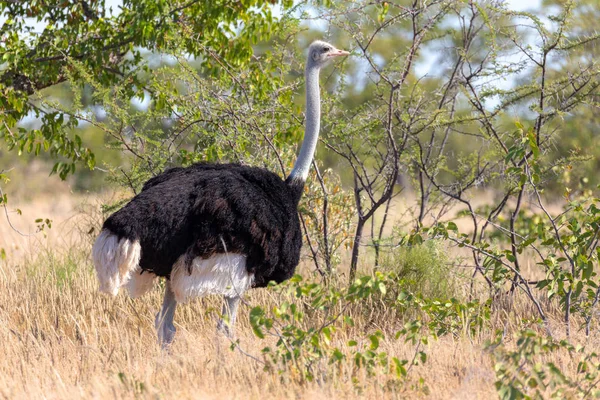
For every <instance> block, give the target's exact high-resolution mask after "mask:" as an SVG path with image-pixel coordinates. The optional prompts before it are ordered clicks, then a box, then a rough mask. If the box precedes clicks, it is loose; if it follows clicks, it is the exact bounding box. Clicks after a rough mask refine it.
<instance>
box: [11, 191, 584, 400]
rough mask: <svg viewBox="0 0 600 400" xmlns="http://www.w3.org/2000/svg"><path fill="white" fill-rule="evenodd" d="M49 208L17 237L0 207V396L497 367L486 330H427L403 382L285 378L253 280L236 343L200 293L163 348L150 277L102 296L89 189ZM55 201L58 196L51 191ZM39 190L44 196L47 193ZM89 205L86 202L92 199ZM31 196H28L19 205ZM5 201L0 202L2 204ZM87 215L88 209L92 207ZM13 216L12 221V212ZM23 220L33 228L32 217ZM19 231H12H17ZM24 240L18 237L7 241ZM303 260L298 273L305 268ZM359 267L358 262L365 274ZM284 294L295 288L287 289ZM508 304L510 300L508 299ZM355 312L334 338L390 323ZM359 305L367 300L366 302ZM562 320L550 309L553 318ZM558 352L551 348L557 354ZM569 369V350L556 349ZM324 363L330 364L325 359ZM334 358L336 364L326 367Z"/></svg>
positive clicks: (481, 386) (361, 392)
mask: <svg viewBox="0 0 600 400" xmlns="http://www.w3.org/2000/svg"><path fill="white" fill-rule="evenodd" d="M69 198H70V199H71V200H69V203H68V204H69V205H68V206H65V207H60V208H57V209H55V210H54V211H52V210H50V209H45V210H44V209H38V210H37V211H40V212H42V213H46V215H47V216H48V213H50V214H52V213H53V212H54V215H50V216H51V217H52V218H53V219H54V227H53V228H52V229H51V230H50V231H48V237H47V238H41V237H40V236H39V235H36V236H34V237H28V238H20V239H16V238H15V236H14V232H12V233H11V234H10V235H8V234H6V233H7V232H8V231H10V230H11V229H10V228H8V227H7V224H6V221H5V220H4V216H3V217H2V219H3V220H2V222H1V224H0V227H1V229H2V237H0V248H6V249H7V256H6V259H4V260H2V261H0V347H1V348H2V350H1V351H0V397H3V398H10V399H13V398H49V399H53V398H60V399H71V398H117V399H119V398H206V399H212V398H215V399H224V398H226V399H230V398H232V399H246V398H252V399H253V398H274V399H280V398H282V399H283V398H285V399H288V398H298V399H304V398H316V399H320V398H327V399H346V398H377V399H379V398H414V397H423V398H425V397H427V398H432V399H454V398H456V399H479V398H481V399H489V398H493V397H495V396H496V394H495V393H496V392H495V388H494V381H495V375H494V369H493V367H494V366H493V363H492V361H491V358H490V355H489V354H488V353H487V352H486V351H485V350H484V343H485V341H486V340H488V339H490V338H491V337H492V330H493V329H490V330H489V331H485V332H481V333H480V334H478V335H477V336H476V337H470V336H468V335H464V336H462V337H461V336H458V337H456V336H455V337H443V338H441V339H439V340H437V341H430V342H429V344H428V345H427V348H426V349H425V351H426V352H427V354H428V361H427V363H426V364H424V365H422V366H421V365H420V366H417V367H415V368H413V369H411V371H410V374H409V376H408V378H407V380H406V381H405V382H403V383H402V385H399V386H394V387H390V385H389V380H388V378H387V377H386V376H385V375H375V376H367V375H366V373H364V372H360V371H359V372H357V371H356V370H355V368H354V366H353V364H352V361H351V360H348V361H347V362H346V363H345V364H344V365H343V366H342V367H336V368H337V369H336V371H335V372H334V373H332V374H331V375H330V376H333V377H334V379H327V380H316V381H315V382H306V381H301V380H298V379H293V376H291V375H290V374H292V372H291V371H284V372H283V373H280V372H278V371H265V370H264V368H263V365H262V364H260V363H259V362H257V361H255V360H254V359H253V358H252V357H249V356H248V355H247V354H249V355H252V356H254V357H257V358H259V359H260V358H261V353H260V352H261V349H262V348H263V347H265V346H266V345H267V344H268V341H267V342H265V340H261V339H258V338H257V337H255V336H254V335H253V333H252V330H251V328H250V325H249V322H248V317H247V315H248V311H249V307H250V306H257V305H260V306H263V307H265V308H269V307H272V306H274V305H275V304H277V302H278V301H280V300H281V299H280V298H277V297H275V296H273V294H272V291H270V289H260V290H254V291H250V292H249V293H248V295H247V296H246V302H245V304H244V305H243V306H242V307H241V309H240V314H239V315H240V317H239V320H238V323H237V327H236V333H237V338H238V339H239V341H240V347H241V348H242V349H243V350H244V352H246V353H247V354H244V353H242V352H241V351H239V350H237V349H235V350H232V349H231V346H230V345H231V342H230V341H229V340H228V339H227V338H225V337H223V336H222V335H220V334H219V333H217V331H216V329H215V328H216V321H217V318H218V311H219V310H220V307H221V300H220V299H218V298H213V297H209V298H203V299H199V300H197V301H195V302H193V303H191V304H188V305H182V306H180V307H179V308H178V310H177V314H176V318H175V324H176V327H177V330H178V331H177V335H176V339H175V342H174V344H173V345H172V347H171V348H170V349H169V351H164V350H161V349H160V347H159V346H158V344H157V342H156V335H155V331H154V315H155V313H156V312H157V311H158V309H159V306H160V303H161V294H162V293H161V290H160V287H156V288H155V289H154V290H153V291H152V292H151V293H150V294H148V295H146V296H144V297H142V298H141V299H135V300H132V299H129V298H128V297H127V296H126V295H125V294H124V293H121V294H120V295H119V296H117V297H116V298H114V299H113V298H110V297H108V296H105V295H102V294H100V293H98V291H97V282H96V278H95V275H94V271H93V267H92V265H91V262H90V257H89V252H90V248H91V243H92V238H93V236H94V232H91V233H88V232H89V229H90V228H91V227H92V226H94V225H96V228H97V224H99V219H98V218H96V217H91V218H90V215H91V214H90V212H85V213H83V214H82V213H81V212H80V210H81V207H82V206H81V204H84V205H86V207H91V208H92V209H94V208H96V209H97V204H99V202H97V201H95V200H94V201H90V200H89V198H88V199H87V200H86V201H84V202H83V203H82V201H81V199H80V200H78V201H75V200H73V199H74V198H75V197H73V196H69ZM54 200H55V202H57V203H58V202H60V201H63V203H62V204H63V206H64V205H65V204H66V202H67V200H66V197H65V198H63V199H62V200H60V199H56V198H55V199H54ZM50 203H51V202H49V201H45V202H43V204H50ZM90 204H92V205H91V206H90ZM36 207H38V208H39V207H40V205H39V204H26V205H23V206H22V208H23V210H24V214H25V215H27V214H29V212H33V211H32V210H33V209H35V208H36ZM0 211H3V210H0ZM92 214H93V213H92ZM17 222H18V221H17ZM29 228H31V227H29ZM17 236H20V235H17ZM17 240H21V242H19V243H18V244H17V245H15V241H17ZM310 270H311V265H310V264H308V263H304V264H302V265H301V266H300V270H299V272H300V273H301V274H304V275H310V273H311V271H310ZM368 272H369V270H368V267H367V266H363V273H368ZM289 300H290V301H292V300H293V299H291V298H290V299H289ZM507 303H508V302H507ZM498 307H499V309H497V310H496V311H495V313H494V317H493V321H492V325H493V326H494V327H502V328H504V329H506V330H507V332H508V333H509V334H510V332H511V331H516V330H518V329H520V328H521V321H522V320H523V319H526V318H529V317H531V316H532V315H533V310H532V309H531V307H530V306H529V305H528V303H527V302H526V301H523V300H522V299H521V300H520V299H519V298H518V297H517V300H516V301H515V302H511V304H507V305H502V304H501V302H499V306H498ZM364 311H365V310H362V311H360V312H355V314H354V315H352V317H353V318H354V322H355V326H354V327H353V328H352V329H349V330H348V331H345V332H342V333H341V334H340V335H339V336H338V339H337V340H339V343H338V345H339V346H340V348H342V349H344V346H346V345H345V343H346V342H347V341H348V340H349V339H353V338H357V337H364V334H365V332H370V331H374V330H375V329H379V330H382V331H389V332H393V331H394V330H395V329H397V328H398V320H396V319H395V318H394V315H390V314H386V315H385V318H373V316H372V315H371V316H369V313H368V312H364ZM367 311H368V310H367ZM554 324H556V326H559V324H560V322H559V315H558V314H557V317H556V319H555V321H554ZM386 337H388V338H387V339H385V340H384V341H383V342H382V343H381V347H382V348H383V349H384V350H385V351H387V352H388V354H390V356H397V357H399V358H401V359H402V358H404V359H411V358H412V354H414V351H415V348H414V345H412V344H410V343H404V342H403V341H402V340H394V339H393V335H389V336H386ZM557 357H558V356H557ZM555 361H556V362H557V364H558V365H561V366H564V367H565V368H566V369H573V368H575V367H574V366H573V363H574V361H573V360H569V359H568V358H564V359H557V360H555ZM325 368H328V367H327V366H325ZM331 368H333V367H331Z"/></svg>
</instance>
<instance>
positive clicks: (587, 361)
mask: <svg viewBox="0 0 600 400" xmlns="http://www.w3.org/2000/svg"><path fill="white" fill-rule="evenodd" d="M488 350H490V351H491V355H492V360H494V362H495V366H494V370H495V372H496V378H497V381H496V383H495V385H496V389H497V390H498V394H499V395H500V398H501V399H503V400H504V399H507V400H508V399H510V400H513V399H514V400H518V399H547V398H559V399H564V398H588V397H596V398H597V397H599V396H600V388H598V387H597V384H598V378H599V377H600V358H599V357H598V354H596V353H595V352H591V351H589V350H587V349H586V348H585V347H583V346H573V345H572V344H570V343H569V342H568V341H566V340H561V341H558V340H553V339H552V338H549V337H547V336H542V335H539V334H538V333H536V332H535V331H532V330H526V331H523V332H520V333H519V334H518V335H516V343H515V346H511V345H510V344H509V343H506V342H505V339H504V336H503V333H502V332H499V333H498V334H497V336H496V339H495V340H494V341H492V342H491V343H490V344H488ZM561 354H562V357H563V358H564V359H566V362H565V363H564V364H563V365H559V364H557V363H556V362H553V361H549V360H548V358H549V357H550V356H555V358H556V357H557V356H560V355H561ZM569 361H571V362H569ZM571 363H572V364H575V363H576V367H575V366H573V367H572V368H569V364H571ZM569 369H570V370H571V371H569Z"/></svg>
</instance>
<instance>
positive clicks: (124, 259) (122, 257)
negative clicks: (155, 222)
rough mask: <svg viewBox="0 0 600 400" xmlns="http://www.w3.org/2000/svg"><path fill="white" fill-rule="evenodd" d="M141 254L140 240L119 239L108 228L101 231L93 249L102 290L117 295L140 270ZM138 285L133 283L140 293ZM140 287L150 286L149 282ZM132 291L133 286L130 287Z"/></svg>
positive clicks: (137, 292)
mask: <svg viewBox="0 0 600 400" xmlns="http://www.w3.org/2000/svg"><path fill="white" fill-rule="evenodd" d="M141 254H142V249H141V246H140V244H139V242H137V241H136V242H132V241H131V240H128V239H124V238H123V239H121V240H119V238H118V237H117V235H115V234H113V233H111V232H110V231H109V230H106V229H104V230H103V231H102V232H100V235H99V236H98V238H97V239H96V242H95V243H94V247H93V249H92V258H93V260H94V266H95V267H96V274H97V275H98V281H99V282H100V291H101V292H105V293H110V294H112V295H113V296H116V295H117V293H119V289H120V288H121V286H124V285H126V284H127V282H128V281H129V279H130V277H131V274H132V273H134V272H136V271H138V270H139V263H140V257H141ZM143 275H145V274H143ZM149 275H150V274H149ZM141 276H142V275H140V277H141ZM144 280H145V279H144ZM138 286H140V285H137V284H133V285H132V287H133V291H134V292H135V293H136V294H137V295H140V294H141V293H140V292H139V290H138V289H139V288H138ZM140 287H141V288H148V283H147V282H146V283H144V284H143V285H141V286H140ZM150 287H151V285H150ZM146 290H147V289H146ZM131 291H132V288H130V292H131Z"/></svg>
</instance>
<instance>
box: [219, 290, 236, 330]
mask: <svg viewBox="0 0 600 400" xmlns="http://www.w3.org/2000/svg"><path fill="white" fill-rule="evenodd" d="M239 304H240V296H234V297H225V304H223V311H222V312H221V314H222V315H223V317H222V318H221V320H220V321H219V323H218V324H217V329H218V330H220V331H221V332H223V333H224V334H225V335H227V336H228V337H230V338H233V334H234V332H233V327H234V325H235V318H236V316H237V309H238V305H239Z"/></svg>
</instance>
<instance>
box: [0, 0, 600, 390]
mask: <svg viewBox="0 0 600 400" xmlns="http://www.w3.org/2000/svg"><path fill="white" fill-rule="evenodd" d="M542 3H543V4H542V7H540V8H539V9H536V10H532V11H531V12H522V11H519V12H517V11H513V10H511V9H510V8H509V7H508V6H507V5H506V4H505V3H504V2H503V1H501V0H490V1H477V2H476V1H463V0H419V1H416V0H415V1H412V0H396V1H355V2H346V1H302V2H292V1H282V2H275V1H269V2H261V1H256V0H244V1H230V0H219V1H212V2H199V1H184V0H176V1H166V0H123V1H122V2H110V1H107V0H87V1H86V0H60V1H56V2H50V1H43V0H31V1H29V0H28V1H13V0H7V1H1V0H0V6H1V7H2V17H1V19H0V22H1V23H2V26H1V28H0V38H1V40H0V55H1V56H2V64H0V91H1V93H2V95H1V96H0V112H1V114H2V116H1V118H0V154H1V159H0V172H1V173H0V178H1V181H0V189H1V190H2V192H0V211H1V212H2V219H1V221H2V222H0V234H1V235H2V236H1V237H0V341H1V343H3V347H4V352H3V355H2V356H1V357H0V396H2V397H6V398H42V397H44V398H80V397H99V398H100V397H102V398H103V397H107V396H111V397H114V398H133V397H136V398H137V397H140V398H146V397H151V398H171V397H184V398H223V397H225V398H263V397H266V396H269V397H275V398H290V397H297V398H326V397H327V398H361V397H367V398H387V397H389V398H407V397H410V398H413V397H430V398H436V399H437V398H463V397H466V398H491V397H494V396H498V397H500V398H503V399H529V398H536V399H541V398H587V397H599V396H600V387H599V383H600V358H599V355H598V354H600V353H599V351H600V348H599V344H600V340H599V320H598V317H599V315H598V308H599V305H598V302H599V300H600V286H599V284H598V282H599V278H598V277H599V275H598V272H599V268H598V258H599V257H600V248H599V247H598V242H599V240H600V200H599V199H598V194H599V193H600V192H599V185H600V179H599V178H598V174H597V173H596V171H597V170H598V166H599V163H600V161H599V160H600V150H599V149H600V148H599V147H598V146H595V143H596V141H597V137H598V134H599V131H600V128H599V124H598V121H597V117H596V115H595V114H596V112H597V110H598V106H599V103H598V95H599V92H598V91H599V86H600V80H599V75H598V74H599V73H600V66H599V64H598V62H597V52H598V50H597V45H598V43H599V39H600V36H599V35H598V33H597V29H596V21H597V19H598V17H600V15H599V14H600V8H598V6H597V4H596V2H594V1H591V0H580V1H566V0H544V1H543V2H542ZM316 38H319V39H326V40H327V41H329V42H331V43H334V44H335V45H336V46H337V47H339V48H341V49H347V50H349V51H351V56H350V57H348V58H347V59H345V60H343V61H342V62H341V63H337V64H335V65H334V66H333V67H329V68H328V69H327V70H326V71H325V73H324V74H323V77H322V79H321V86H322V88H323V96H322V101H323V105H322V111H323V117H322V128H321V139H320V143H319V149H318V152H317V161H315V162H314V164H313V169H312V171H311V175H310V177H309V182H308V183H307V186H306V188H305V193H304V197H303V199H302V201H301V205H300V215H301V221H302V224H303V229H304V234H305V235H304V257H303V261H302V263H301V265H300V267H299V268H298V273H297V275H296V276H295V277H294V278H293V279H291V280H290V281H288V282H286V283H284V284H282V285H278V286H272V287H270V288H267V289H260V290H255V291H251V292H249V294H248V295H247V296H246V298H245V299H244V305H243V306H242V310H241V311H240V317H239V321H238V328H237V336H236V338H235V339H234V340H230V339H227V338H226V337H224V336H222V335H220V334H218V333H217V332H216V330H215V325H216V321H217V318H218V316H219V315H218V314H219V310H220V299H216V298H205V299H201V300H199V301H197V302H195V303H193V304H191V305H187V306H185V307H182V308H180V309H179V310H178V317H177V323H178V326H177V327H178V329H179V332H180V333H181V334H179V333H178V336H177V338H176V342H175V343H174V344H173V345H172V346H171V348H170V349H169V351H168V352H165V351H161V349H160V347H159V346H158V345H157V344H156V338H155V336H154V335H155V334H154V329H153V315H154V314H155V312H156V310H157V309H158V308H159V305H160V290H159V288H155V290H153V292H152V293H151V294H149V295H148V296H146V297H144V298H142V299H136V300H132V299H129V298H127V297H126V296H125V295H124V294H121V295H119V296H118V297H117V298H116V299H111V298H107V297H105V296H103V295H100V294H98V293H97V283H96V280H95V276H94V271H93V267H92V265H91V261H90V257H89V252H90V248H91V244H92V241H93V239H94V238H95V236H96V234H97V233H98V231H99V228H100V226H101V223H102V220H103V218H104V217H106V216H107V215H108V214H109V213H110V212H112V211H114V210H115V209H117V208H119V207H120V206H122V205H123V204H124V202H126V201H127V200H128V199H130V198H131V197H132V196H134V195H135V194H136V193H137V192H138V191H139V190H140V188H141V186H142V184H143V182H145V181H146V180H147V179H148V178H150V177H152V176H155V175H156V174H158V173H160V172H162V171H163V170H164V169H165V168H168V167H171V166H177V165H184V166H185V165H190V164H192V163H194V162H198V161H218V162H227V161H236V162H240V163H244V164H248V165H257V166H263V167H266V168H269V169H271V170H273V171H276V172H277V173H279V174H280V175H281V176H285V175H287V174H288V173H289V172H290V169H291V166H292V164H293V161H294V159H295V156H296V153H297V144H298V143H299V142H300V141H301V139H302V138H301V136H302V132H303V122H304V121H303V118H304V116H303V104H304V99H303V98H302V93H303V90H302V88H303V84H304V82H303V70H302V67H303V63H304V53H303V50H304V49H305V48H306V47H307V46H308V44H309V43H310V42H311V41H312V40H313V39H316ZM48 174H50V177H47V176H48Z"/></svg>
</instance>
